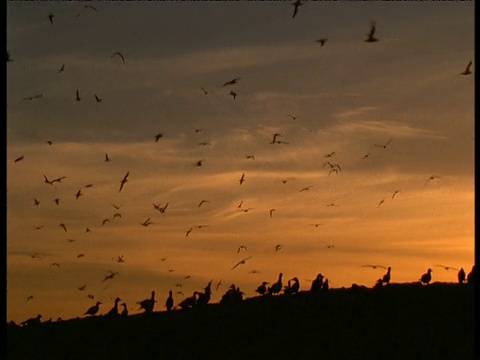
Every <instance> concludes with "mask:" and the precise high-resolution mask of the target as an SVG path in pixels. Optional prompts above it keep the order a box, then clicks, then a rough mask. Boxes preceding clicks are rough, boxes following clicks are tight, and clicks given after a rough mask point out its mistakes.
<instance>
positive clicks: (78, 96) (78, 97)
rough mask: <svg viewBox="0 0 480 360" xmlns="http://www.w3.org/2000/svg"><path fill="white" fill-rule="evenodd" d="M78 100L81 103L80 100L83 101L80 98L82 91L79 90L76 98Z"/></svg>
mask: <svg viewBox="0 0 480 360" xmlns="http://www.w3.org/2000/svg"><path fill="white" fill-rule="evenodd" d="M76 100H77V101H80V100H82V99H81V98H80V91H78V90H77V97H76Z"/></svg>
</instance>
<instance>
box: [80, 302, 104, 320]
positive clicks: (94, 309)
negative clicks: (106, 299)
mask: <svg viewBox="0 0 480 360" xmlns="http://www.w3.org/2000/svg"><path fill="white" fill-rule="evenodd" d="M101 304H102V303H101V302H100V301H97V303H96V304H95V305H93V306H92V307H90V308H88V310H87V311H85V312H84V313H83V315H90V316H93V315H95V314H96V313H97V312H98V310H100V305H101Z"/></svg>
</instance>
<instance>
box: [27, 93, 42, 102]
mask: <svg viewBox="0 0 480 360" xmlns="http://www.w3.org/2000/svg"><path fill="white" fill-rule="evenodd" d="M41 97H43V93H40V94H37V95H33V96H27V97H24V98H23V100H35V99H40V98H41Z"/></svg>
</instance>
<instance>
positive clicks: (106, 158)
mask: <svg viewBox="0 0 480 360" xmlns="http://www.w3.org/2000/svg"><path fill="white" fill-rule="evenodd" d="M109 161H111V159H110V158H109V157H108V154H107V153H105V162H109Z"/></svg>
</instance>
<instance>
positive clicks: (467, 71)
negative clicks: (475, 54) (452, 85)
mask: <svg viewBox="0 0 480 360" xmlns="http://www.w3.org/2000/svg"><path fill="white" fill-rule="evenodd" d="M472 64H473V62H472V61H469V62H468V64H467V67H466V68H465V70H463V72H462V73H461V74H462V75H470V74H471V73H472V72H471V71H470V67H471V66H472Z"/></svg>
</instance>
